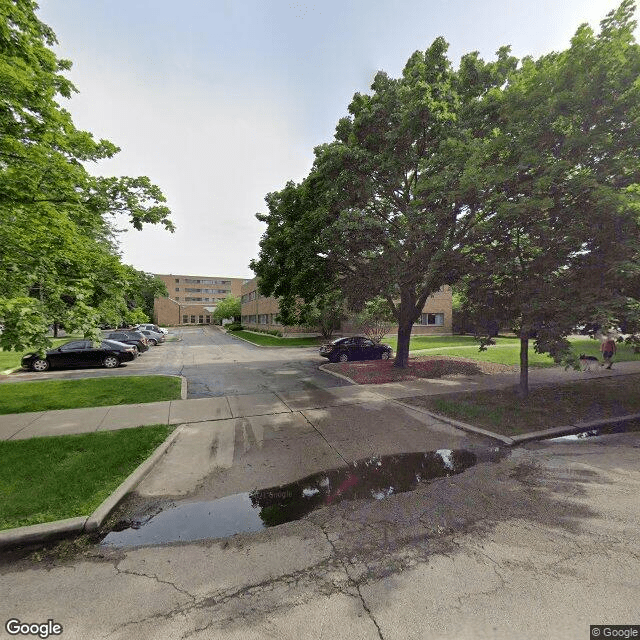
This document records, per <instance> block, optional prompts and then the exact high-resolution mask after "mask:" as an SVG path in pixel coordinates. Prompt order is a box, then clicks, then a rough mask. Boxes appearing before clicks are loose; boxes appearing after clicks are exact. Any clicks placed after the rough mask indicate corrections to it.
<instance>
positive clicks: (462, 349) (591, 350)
mask: <svg viewBox="0 0 640 640" xmlns="http://www.w3.org/2000/svg"><path fill="white" fill-rule="evenodd" d="M383 342H384V343H386V344H388V345H390V346H391V347H392V348H393V350H394V352H395V351H396V349H397V344H398V341H397V339H396V338H395V337H394V338H385V339H384V340H383ZM570 342H571V345H572V351H573V353H574V354H575V355H576V356H579V355H580V354H581V353H584V354H585V355H588V356H596V357H597V358H599V359H602V358H601V354H600V341H599V340H592V339H590V338H572V339H571V340H570ZM478 345H479V343H478V342H477V341H476V340H475V338H473V336H414V337H412V338H411V342H410V344H409V350H410V352H411V353H413V354H415V355H419V354H420V353H422V354H424V355H427V354H428V355H430V356H431V355H433V356H436V355H442V356H459V357H462V358H471V359H472V360H480V361H482V362H496V363H499V364H506V365H510V366H515V365H519V364H520V340H519V339H518V338H511V337H503V336H500V337H498V338H496V344H495V345H490V346H488V347H487V350H486V351H479V349H478ZM427 350H428V351H427ZM614 360H615V361H617V362H626V361H632V360H640V353H634V352H633V348H632V347H630V346H629V345H626V344H619V345H618V350H617V353H616V357H615V358H614ZM529 365H530V366H533V367H552V366H554V362H553V359H552V358H551V357H550V356H548V355H546V354H541V353H536V352H535V349H534V345H533V340H531V341H530V342H529Z"/></svg>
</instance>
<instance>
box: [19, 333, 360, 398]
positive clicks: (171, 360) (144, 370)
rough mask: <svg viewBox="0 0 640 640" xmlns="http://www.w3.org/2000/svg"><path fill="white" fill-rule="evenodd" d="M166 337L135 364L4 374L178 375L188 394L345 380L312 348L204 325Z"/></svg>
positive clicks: (202, 395)
mask: <svg viewBox="0 0 640 640" xmlns="http://www.w3.org/2000/svg"><path fill="white" fill-rule="evenodd" d="M170 335H171V336H173V337H176V338H178V340H177V341H174V342H165V343H164V344H161V345H158V346H157V347H151V348H150V349H149V350H148V351H147V352H145V353H143V354H142V355H141V356H140V357H139V358H138V359H137V360H136V361H135V362H130V363H126V364H123V365H122V366H121V367H119V368H118V369H109V370H106V369H103V368H100V367H98V368H93V369H66V370H55V371H47V372H46V373H34V372H27V371H20V372H18V373H14V374H12V375H11V376H8V377H7V378H8V380H13V381H16V380H19V379H24V380H47V379H58V380H61V379H78V378H89V377H96V376H110V377H111V376H128V375H146V374H165V375H182V376H185V377H186V378H187V382H188V385H187V389H188V397H189V398H206V397H214V396H223V395H247V394H252V393H267V392H283V391H304V390H313V389H327V388H330V387H340V386H345V385H348V384H349V383H348V382H346V381H343V380H341V379H339V378H336V377H334V376H331V375H329V374H327V373H324V372H323V371H319V370H318V366H319V365H321V364H322V363H323V362H326V360H325V359H324V358H321V357H320V356H319V355H318V350H317V349H316V348H315V347H308V348H306V347H304V348H284V347H283V348H265V347H256V346H254V345H252V344H249V343H248V342H245V341H243V340H240V339H238V338H235V337H231V335H229V334H226V333H223V332H222V331H220V330H219V329H217V328H216V327H208V326H203V327H185V328H181V329H173V330H171V334H170ZM8 380H7V381H8Z"/></svg>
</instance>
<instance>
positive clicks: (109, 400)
mask: <svg viewBox="0 0 640 640" xmlns="http://www.w3.org/2000/svg"><path fill="white" fill-rule="evenodd" d="M181 385H182V382H181V380H180V378H176V377H173V376H117V377H113V378H106V377H103V378H83V379H80V380H32V381H30V382H5V383H3V384H0V414H6V413H24V412H25V411H49V410H52V409H78V408H82V407H105V406H111V405H117V404H137V403H142V402H160V401H162V400H179V399H180V389H181Z"/></svg>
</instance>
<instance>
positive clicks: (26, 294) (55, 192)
mask: <svg viewBox="0 0 640 640" xmlns="http://www.w3.org/2000/svg"><path fill="white" fill-rule="evenodd" d="M36 10H37V4H36V3H35V2H32V1H30V0H0V247H1V248H0V276H1V278H0V318H1V319H2V320H3V321H4V324H5V326H6V327H7V330H6V331H5V332H4V333H3V334H2V336H1V337H0V341H1V344H2V347H3V348H16V349H20V348H23V347H25V346H35V347H40V348H42V347H44V346H46V343H47V340H46V338H45V333H46V328H47V327H48V326H49V325H50V324H52V323H54V322H64V323H65V324H66V325H67V326H68V327H69V328H71V329H78V330H83V331H90V330H91V328H92V327H93V326H94V325H95V323H96V322H97V320H98V318H99V317H100V315H101V313H102V311H103V309H102V310H101V306H103V305H105V304H111V305H112V306H113V305H114V304H116V302H115V301H116V300H120V301H122V299H123V295H124V292H125V289H126V287H122V286H120V285H121V284H122V283H123V282H124V283H126V279H127V278H126V274H125V273H124V272H123V269H122V265H121V264H120V260H119V257H118V255H117V248H116V235H115V234H116V230H115V220H116V218H115V216H117V215H124V216H126V217H127V218H128V220H129V222H130V224H131V225H132V226H133V227H134V228H136V229H141V228H142V226H143V224H144V223H152V224H162V225H164V226H165V228H167V229H168V230H173V225H172V223H171V221H170V220H169V217H168V216H169V209H168V208H167V206H166V205H165V204H164V202H165V198H164V196H163V195H162V193H161V191H160V190H159V188H158V187H157V186H155V185H153V184H152V183H151V181H150V180H149V179H148V178H146V177H144V176H142V177H136V178H130V177H98V176H94V175H92V174H91V173H89V171H88V170H87V168H86V166H87V164H88V163H91V162H96V161H99V160H101V159H104V158H109V157H111V156H113V155H114V154H115V153H117V152H118V148H117V147H116V146H115V145H114V144H112V143H111V142H109V141H107V140H100V141H96V140H95V139H94V138H93V136H92V135H91V134H90V133H88V132H86V131H80V130H78V129H76V127H75V126H74V124H73V121H72V119H71V116H70V114H69V113H68V112H67V111H66V110H65V109H63V108H62V107H61V106H60V104H59V103H58V102H57V100H59V99H60V98H69V97H71V95H72V93H73V92H74V91H75V87H74V86H73V85H72V84H71V82H70V81H69V80H68V79H67V78H65V76H64V71H66V70H68V69H69V68H70V66H71V63H70V62H69V61H67V60H60V59H58V58H57V57H56V55H55V53H54V52H53V51H52V49H51V47H52V46H53V45H54V44H55V42H56V38H55V34H54V33H53V31H52V30H51V29H50V28H49V27H48V26H46V25H45V24H43V23H42V22H41V21H40V20H39V19H38V18H37V16H36Z"/></svg>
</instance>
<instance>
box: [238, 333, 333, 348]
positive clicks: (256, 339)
mask: <svg viewBox="0 0 640 640" xmlns="http://www.w3.org/2000/svg"><path fill="white" fill-rule="evenodd" d="M229 335H230V336H238V337H240V338H244V339H245V340H248V341H249V342H252V343H253V344H256V345H258V346H261V347H317V346H318V345H320V344H322V343H323V342H325V340H324V339H323V338H278V337H277V336H270V335H268V334H266V333H252V332H251V331H230V332H229Z"/></svg>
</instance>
